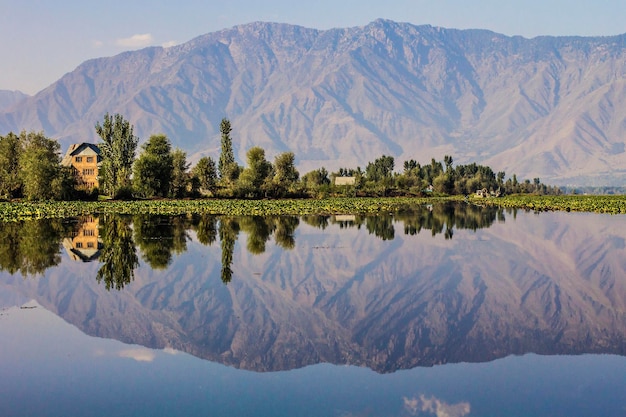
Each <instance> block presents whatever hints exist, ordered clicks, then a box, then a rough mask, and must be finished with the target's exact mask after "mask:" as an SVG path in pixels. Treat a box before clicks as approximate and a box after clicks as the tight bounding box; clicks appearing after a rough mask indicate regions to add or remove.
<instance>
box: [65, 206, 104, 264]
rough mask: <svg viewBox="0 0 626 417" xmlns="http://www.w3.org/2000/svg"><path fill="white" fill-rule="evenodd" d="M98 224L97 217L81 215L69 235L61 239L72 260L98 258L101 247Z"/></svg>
mask: <svg viewBox="0 0 626 417" xmlns="http://www.w3.org/2000/svg"><path fill="white" fill-rule="evenodd" d="M98 225H99V220H98V218H97V217H93V216H86V217H83V218H81V219H80V220H79V222H78V224H77V225H76V227H75V228H74V231H73V232H72V233H71V235H70V236H68V237H66V238H65V239H63V247H64V248H65V250H66V251H67V254H68V255H69V257H70V258H71V259H72V260H74V261H82V262H91V261H94V260H96V259H98V257H99V256H100V250H101V249H102V247H103V246H102V240H101V239H100V235H99V231H98Z"/></svg>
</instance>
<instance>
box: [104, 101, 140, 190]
mask: <svg viewBox="0 0 626 417" xmlns="http://www.w3.org/2000/svg"><path fill="white" fill-rule="evenodd" d="M96 133H97V134H98V136H100V138H101V139H102V142H100V143H98V146H99V147H100V154H101V156H102V164H101V166H100V169H99V177H100V179H99V182H100V188H101V190H102V191H103V192H104V193H105V194H108V195H110V196H112V197H118V196H119V194H120V192H121V191H123V189H125V188H126V189H128V188H129V187H130V185H131V182H130V177H131V173H132V167H133V162H134V160H135V151H136V150H137V144H138V143H139V139H138V138H137V137H136V136H135V135H133V126H132V125H131V124H130V122H129V121H128V120H126V119H124V117H123V116H122V115H120V114H115V116H111V115H109V113H106V114H105V115H104V121H103V123H102V125H100V123H99V122H98V123H96Z"/></svg>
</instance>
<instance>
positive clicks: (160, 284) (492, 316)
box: [0, 204, 626, 372]
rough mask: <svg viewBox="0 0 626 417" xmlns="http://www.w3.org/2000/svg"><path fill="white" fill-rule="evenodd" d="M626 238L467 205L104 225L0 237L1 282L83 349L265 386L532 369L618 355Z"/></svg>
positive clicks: (37, 227)
mask: <svg viewBox="0 0 626 417" xmlns="http://www.w3.org/2000/svg"><path fill="white" fill-rule="evenodd" d="M506 217H510V218H511V220H507V221H505V218H506ZM94 223H95V224H97V227H96V228H95V229H94V228H93V225H94ZM85 230H91V231H90V232H85ZM93 230H96V231H95V232H94V231H93ZM623 230H626V220H625V219H624V218H623V217H619V216H613V217H612V216H603V215H597V214H581V213H541V214H534V213H527V212H516V211H503V210H499V209H490V208H481V207H476V206H472V205H466V204H455V205H441V206H437V205H435V206H432V207H418V208H415V209H413V210H407V211H403V212H398V213H389V214H380V215H378V216H360V215H354V216H303V217H289V216H267V217H261V216H246V217H234V216H210V215H206V216H179V217H164V216H145V215H140V216H134V217H121V216H112V215H106V216H104V215H103V216H100V217H95V218H86V219H74V220H72V221H67V220H64V221H61V220H47V221H42V220H39V221H28V222H22V223H6V224H1V225H0V234H1V235H2V236H1V237H2V238H0V268H1V269H2V270H3V271H6V272H8V273H10V274H11V275H10V276H9V275H8V274H7V273H6V272H5V273H3V274H2V279H3V281H5V282H6V283H7V284H8V285H9V286H10V287H12V288H14V289H15V290H16V291H18V292H19V293H21V294H24V295H25V296H27V297H30V298H34V299H36V300H37V301H38V302H39V303H40V304H41V305H43V306H44V307H46V308H47V309H49V310H51V311H53V312H55V313H56V314H58V315H59V316H61V317H63V318H64V319H65V320H66V321H68V322H70V323H72V324H74V325H76V326H77V327H79V328H80V329H81V330H82V331H83V332H85V333H87V334H90V335H95V336H100V337H105V338H111V339H117V340H120V341H123V342H125V343H134V344H140V345H143V346H147V347H151V348H173V349H176V350H181V351H185V352H189V353H191V354H193V355H195V356H198V357H201V358H206V359H209V360H211V361H217V362H221V363H224V364H227V365H231V366H234V367H237V368H244V369H250V370H255V371H276V370H285V369H293V368H299V367H303V366H305V365H308V364H314V363H320V362H329V363H334V364H355V365H361V366H367V367H369V368H371V369H373V370H375V371H377V372H392V371H395V370H398V369H407V368H412V367H415V366H431V365H434V364H440V363H448V362H481V361H490V360H493V359H496V358H500V357H504V356H507V355H511V354H524V353H528V352H534V353H539V354H580V353H614V354H619V355H624V354H625V353H626V249H625V247H626V245H625V244H624V242H625V240H624V235H623V232H621V231H623ZM85 233H87V236H85ZM620 233H622V234H620ZM79 236H82V237H83V238H84V239H82V243H80V246H81V247H79V248H77V247H73V246H72V245H73V244H74V245H75V244H77V243H79V241H80V240H81V239H77V237H79ZM88 238H91V239H94V240H93V242H95V243H91V248H90V249H91V251H81V250H83V249H85V246H86V245H88V244H89V242H88V240H89V239H88ZM61 242H63V248H64V251H65V253H67V254H68V255H69V256H65V257H62V256H61V247H62V245H61ZM93 260H97V262H87V261H93ZM20 275H22V276H23V277H24V278H22V277H21V276H20ZM225 284H226V285H225ZM116 290H117V291H116Z"/></svg>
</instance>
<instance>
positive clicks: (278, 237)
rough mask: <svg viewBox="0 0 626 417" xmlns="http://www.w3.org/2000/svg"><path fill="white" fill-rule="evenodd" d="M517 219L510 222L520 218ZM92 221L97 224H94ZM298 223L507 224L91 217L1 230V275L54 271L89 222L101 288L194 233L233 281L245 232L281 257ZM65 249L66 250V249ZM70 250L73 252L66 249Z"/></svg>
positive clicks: (436, 208) (472, 211)
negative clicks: (271, 244) (94, 232)
mask: <svg viewBox="0 0 626 417" xmlns="http://www.w3.org/2000/svg"><path fill="white" fill-rule="evenodd" d="M515 214H516V213H515V211H513V215H515ZM94 218H95V220H94ZM300 219H302V221H303V222H304V223H306V224H308V225H310V226H313V227H316V228H320V229H325V228H327V227H330V226H332V225H336V226H338V227H340V228H351V227H356V228H361V226H364V227H365V228H366V230H367V231H368V232H369V233H370V234H372V235H375V236H376V237H378V238H380V239H383V240H392V239H394V237H395V226H394V224H395V223H402V224H403V230H404V234H405V235H416V234H418V233H420V232H421V231H422V230H430V232H431V234H432V235H433V236H435V235H437V234H443V235H444V236H445V238H446V239H451V238H452V237H453V229H455V228H456V229H470V230H476V229H479V228H484V227H489V226H490V225H492V224H493V223H494V221H496V220H497V221H501V222H503V221H504V211H503V210H502V209H497V208H486V207H477V206H473V205H469V204H465V203H456V204H441V205H433V206H419V207H412V208H410V209H405V210H402V211H398V212H395V213H380V214H377V215H347V216H346V215H344V216H329V215H307V216H302V217H301V218H299V217H295V216H217V215H207V214H203V215H186V216H162V215H145V214H142V215H136V216H134V217H132V218H131V217H128V216H121V215H102V216H100V217H95V216H90V217H89V220H87V219H86V218H79V219H66V220H64V221H62V220H59V219H52V220H30V221H23V222H15V223H0V270H4V271H8V272H9V273H11V274H13V273H16V272H18V271H19V272H21V273H22V275H24V276H27V275H35V274H40V273H43V272H44V271H45V270H46V269H47V268H49V267H51V266H55V265H57V264H58V263H59V262H60V260H61V257H60V247H61V245H60V242H61V240H62V239H63V238H68V237H73V236H76V234H77V233H79V232H77V230H80V227H81V225H82V224H84V223H85V222H92V223H93V222H96V223H99V232H98V233H99V238H98V246H97V249H98V251H96V252H95V253H94V254H92V255H91V256H87V257H86V256H82V257H80V258H81V260H83V261H90V260H95V259H98V260H99V262H100V263H101V264H102V265H101V266H100V268H99V270H98V273H97V277H96V278H97V280H98V282H104V283H105V286H106V288H107V289H111V288H115V289H118V290H119V289H122V288H124V286H125V285H127V284H129V283H130V282H131V281H132V280H133V279H134V270H135V268H136V267H137V266H139V260H138V250H139V252H140V253H141V257H142V259H143V260H144V261H145V262H146V263H147V264H148V265H150V267H151V268H153V269H165V268H167V266H168V265H169V264H170V263H171V261H172V257H173V256H174V255H175V254H181V253H183V252H185V251H186V250H187V242H188V241H189V240H190V239H191V237H190V235H189V231H190V230H194V231H195V232H196V236H197V239H198V241H199V242H200V243H201V244H203V245H213V243H215V242H216V241H217V239H218V238H219V241H220V248H221V252H222V253H221V263H222V267H221V279H222V281H223V282H224V283H225V284H227V283H229V282H230V281H231V280H232V277H233V271H232V264H233V253H234V249H235V243H236V241H237V239H238V237H239V233H240V232H244V233H246V235H247V239H246V242H247V243H246V249H247V250H248V251H249V252H250V253H252V254H261V253H263V252H265V249H266V244H267V242H268V241H269V240H270V239H271V238H272V236H273V237H274V240H275V242H276V244H277V245H278V246H280V247H282V248H283V249H286V250H289V249H293V248H294V247H295V245H296V239H295V231H296V229H297V227H298V226H299V224H300ZM66 249H67V248H66ZM68 250H69V249H68Z"/></svg>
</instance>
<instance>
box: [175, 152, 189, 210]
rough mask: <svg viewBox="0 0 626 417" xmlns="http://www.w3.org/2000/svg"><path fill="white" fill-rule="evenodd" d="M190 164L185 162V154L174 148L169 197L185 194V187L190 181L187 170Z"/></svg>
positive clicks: (179, 196) (180, 196) (178, 196)
mask: <svg viewBox="0 0 626 417" xmlns="http://www.w3.org/2000/svg"><path fill="white" fill-rule="evenodd" d="M189 166H190V164H189V163H187V154H186V153H185V152H184V151H182V150H180V149H175V150H174V152H172V179H171V183H170V197H172V198H182V197H185V195H186V194H187V188H188V186H189V183H190V177H189V173H188V172H187V171H188V170H189Z"/></svg>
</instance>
